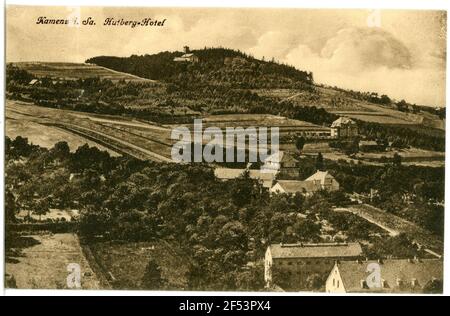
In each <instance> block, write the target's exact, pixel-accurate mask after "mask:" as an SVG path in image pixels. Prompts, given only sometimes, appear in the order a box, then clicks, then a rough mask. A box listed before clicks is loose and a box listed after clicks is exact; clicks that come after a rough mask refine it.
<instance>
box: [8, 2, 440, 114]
mask: <svg viewBox="0 0 450 316" xmlns="http://www.w3.org/2000/svg"><path fill="white" fill-rule="evenodd" d="M73 16H78V17H79V19H81V20H84V19H87V18H89V17H91V19H92V20H94V21H95V23H96V25H89V26H87V25H82V26H80V27H73V26H67V25H43V24H36V21H37V19H38V18H39V17H46V18H47V19H67V18H70V17H73ZM106 18H114V19H116V20H117V19H121V18H123V19H125V20H142V19H144V18H151V19H153V20H158V21H162V20H163V19H166V21H165V22H164V26H163V27H143V26H142V27H135V28H131V27H130V26H104V25H103V22H104V20H105V19H106ZM446 20H447V19H446V14H445V12H443V11H413V10H408V11H405V10H403V11H399V10H381V11H373V10H335V9H333V10H325V9H316V10H313V9H254V8H253V9H236V8H234V9H217V8H216V9H202V8H193V9H186V8H183V9H181V8H178V9H177V8H129V7H128V8H101V7H81V8H80V7H24V6H7V10H6V26H7V30H6V31H7V34H6V59H7V61H8V62H17V61H47V62H84V61H85V60H86V59H87V58H90V57H94V56H99V55H110V56H130V55H132V54H135V55H142V54H154V53H158V52H160V51H181V50H182V47H183V46H185V45H188V46H189V47H190V48H191V49H201V48H203V47H218V46H221V47H227V48H233V49H240V50H242V51H244V52H246V53H249V54H252V55H253V56H255V57H257V58H262V57H264V58H265V59H272V58H274V59H275V60H277V61H279V62H284V63H287V64H290V65H293V66H295V67H296V68H298V69H301V70H308V71H312V72H313V74H314V80H315V81H316V82H317V83H323V84H327V85H332V86H338V87H341V88H346V89H353V90H359V91H371V92H372V91H373V92H378V93H380V94H387V95H389V96H390V97H391V98H394V99H396V100H401V99H405V100H406V101H408V102H411V103H416V104H422V105H430V106H445V87H446V85H445V69H446V29H447V25H446V24H447V22H446Z"/></svg>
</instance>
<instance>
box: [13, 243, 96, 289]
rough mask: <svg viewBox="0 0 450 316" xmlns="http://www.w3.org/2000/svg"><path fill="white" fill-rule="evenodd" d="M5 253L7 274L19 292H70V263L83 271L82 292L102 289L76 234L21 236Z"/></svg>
mask: <svg viewBox="0 0 450 316" xmlns="http://www.w3.org/2000/svg"><path fill="white" fill-rule="evenodd" d="M13 246H14V248H13V249H14V250H13V251H10V252H9V253H7V254H6V257H7V258H6V268H5V272H6V274H8V275H9V276H13V277H14V279H15V280H16V285H17V287H18V288H20V289H67V288H68V286H67V276H68V275H69V273H70V272H68V271H67V269H68V264H70V263H76V264H79V265H80V268H81V289H100V283H99V280H98V278H97V276H96V275H95V273H94V272H93V271H92V269H91V267H90V265H89V263H88V262H87V260H86V258H85V257H84V255H83V252H82V250H81V247H80V244H79V241H78V237H77V236H76V235H75V234H54V235H53V234H49V235H30V236H21V237H19V238H18V239H16V240H15V242H14V244H13Z"/></svg>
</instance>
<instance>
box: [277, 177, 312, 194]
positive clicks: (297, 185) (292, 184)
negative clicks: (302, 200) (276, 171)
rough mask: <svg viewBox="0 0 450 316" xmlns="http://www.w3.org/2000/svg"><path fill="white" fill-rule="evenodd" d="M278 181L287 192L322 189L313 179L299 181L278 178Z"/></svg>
mask: <svg viewBox="0 0 450 316" xmlns="http://www.w3.org/2000/svg"><path fill="white" fill-rule="evenodd" d="M277 183H278V184H279V185H280V186H281V187H282V188H283V190H284V191H285V192H286V193H296V192H300V193H303V192H304V191H306V192H315V191H319V190H320V189H321V187H320V186H317V185H316V184H315V183H314V182H313V181H298V180H278V181H277Z"/></svg>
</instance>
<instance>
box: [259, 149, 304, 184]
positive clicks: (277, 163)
mask: <svg viewBox="0 0 450 316" xmlns="http://www.w3.org/2000/svg"><path fill="white" fill-rule="evenodd" d="M263 168H264V169H267V170H276V171H278V172H279V175H278V177H279V178H283V177H290V178H292V177H294V178H295V177H298V176H299V170H298V160H297V159H295V158H294V157H292V155H290V154H289V153H286V152H284V151H278V152H276V153H274V154H272V155H270V156H269V157H267V158H266V159H265V160H264V165H263Z"/></svg>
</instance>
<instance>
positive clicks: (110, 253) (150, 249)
mask: <svg viewBox="0 0 450 316" xmlns="http://www.w3.org/2000/svg"><path fill="white" fill-rule="evenodd" d="M89 248H90V250H91V252H92V254H93V256H94V257H95V260H96V262H97V264H98V265H99V266H100V267H101V270H102V271H103V273H104V275H105V276H106V277H107V278H108V280H109V282H110V283H111V284H112V286H113V287H114V288H117V289H132V290H137V289H142V284H141V281H142V277H143V275H144V271H145V268H146V266H147V264H148V262H149V260H150V259H154V260H155V261H156V263H157V264H158V265H159V267H160V268H161V275H162V278H163V279H165V280H166V281H167V284H168V285H167V289H171V290H183V289H186V287H187V273H188V271H189V265H190V263H189V262H190V261H189V259H188V258H187V257H186V256H185V255H184V254H182V253H181V252H180V251H179V250H178V249H177V247H176V246H174V245H171V244H169V243H167V242H164V241H158V242H127V243H120V242H98V243H93V244H90V245H89Z"/></svg>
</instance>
